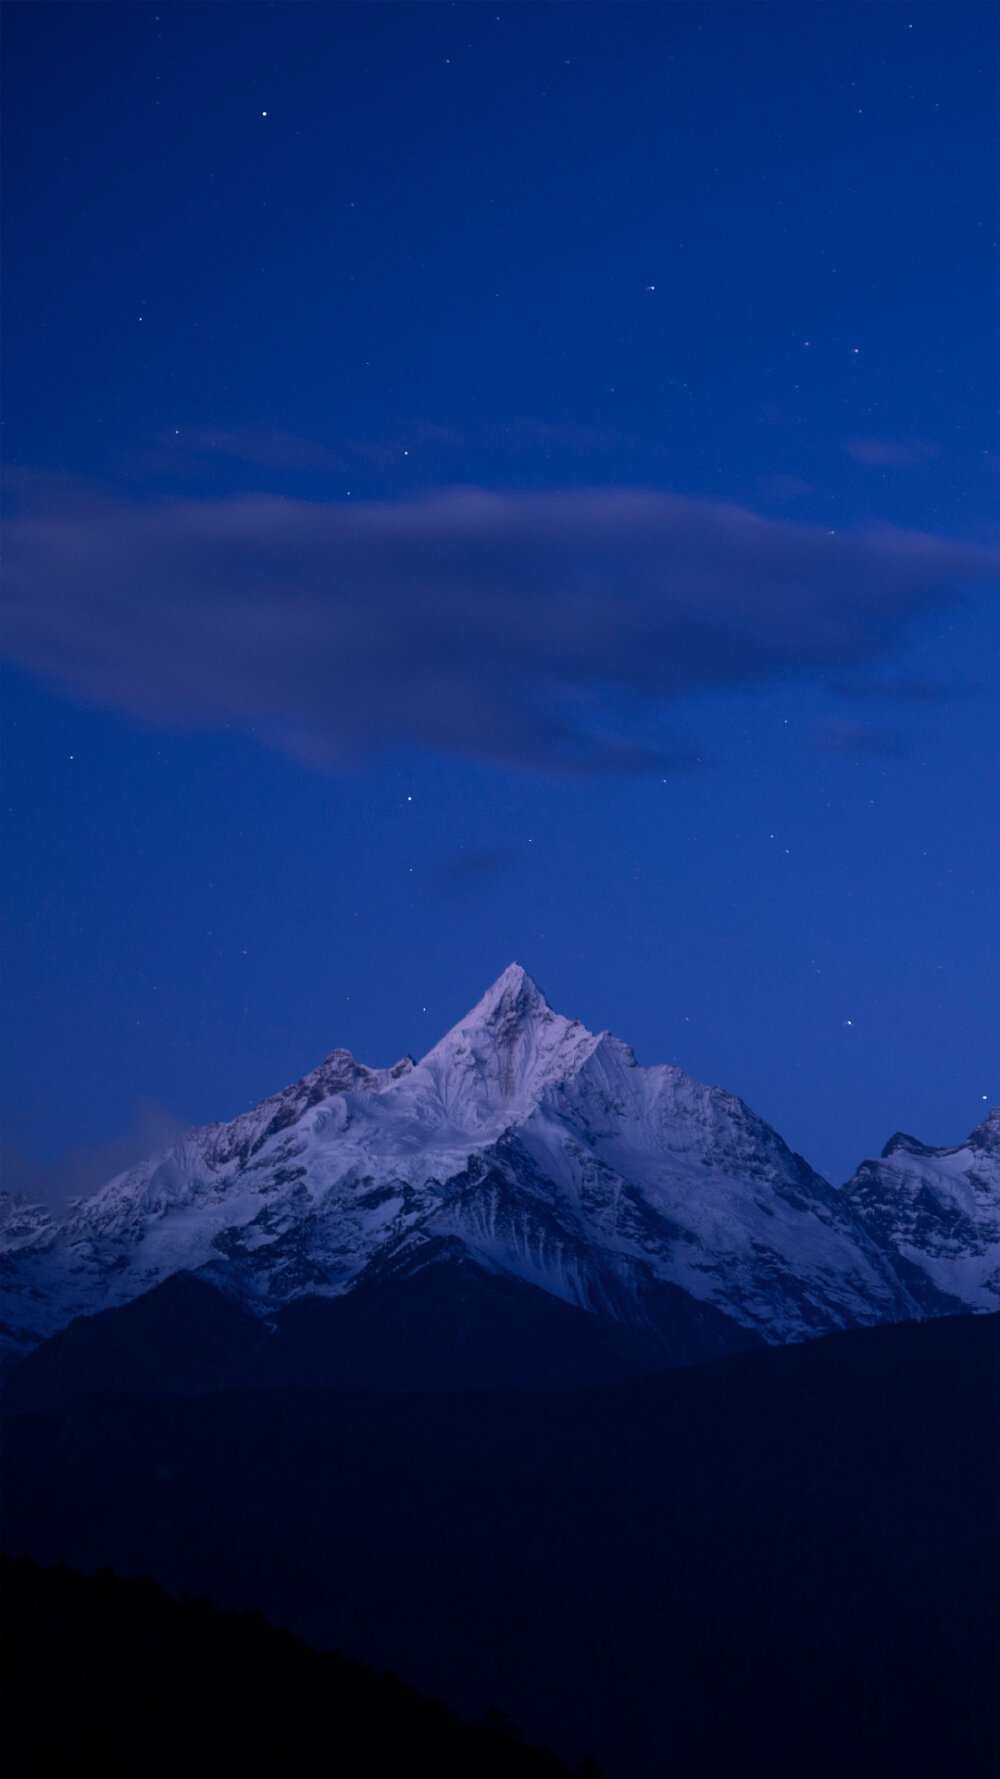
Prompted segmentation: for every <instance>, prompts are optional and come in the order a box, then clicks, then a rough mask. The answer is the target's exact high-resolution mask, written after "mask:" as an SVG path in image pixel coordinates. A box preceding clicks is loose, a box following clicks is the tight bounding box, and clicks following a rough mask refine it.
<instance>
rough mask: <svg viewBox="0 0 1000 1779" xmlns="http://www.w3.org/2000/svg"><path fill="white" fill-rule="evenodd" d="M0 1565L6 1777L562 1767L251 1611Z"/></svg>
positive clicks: (458, 1772)
mask: <svg viewBox="0 0 1000 1779" xmlns="http://www.w3.org/2000/svg"><path fill="white" fill-rule="evenodd" d="M2 1577H3V1592H4V1614H3V1657H4V1674H5V1683H6V1684H5V1692H6V1706H5V1710H4V1714H3V1724H2V1731H0V1747H2V1751H3V1758H4V1770H5V1772H7V1773H9V1774H10V1775H11V1779H33V1776H34V1775H37V1776H38V1779H51V1776H52V1775H53V1774H56V1773H75V1772H79V1771H81V1769H82V1770H83V1771H86V1772H92V1773H100V1774H102V1775H103V1776H104V1779H118V1776H119V1775H120V1776H121V1779H134V1776H135V1775H136V1774H138V1773H141V1774H144V1775H147V1776H149V1779H176V1775H177V1774H178V1773H181V1772H183V1773H186V1774H190V1775H192V1779H220V1776H228V1775H232V1779H237V1775H238V1776H239V1779H272V1776H273V1779H279V1776H282V1779H283V1776H284V1775H286V1774H306V1773H315V1774H317V1775H319V1776H323V1775H329V1776H330V1779H333V1776H334V1775H336V1779H345V1776H346V1775H354V1774H357V1775H360V1774H363V1773H364V1774H379V1773H386V1774H389V1773H424V1772H426V1773H434V1774H438V1775H441V1779H568V1776H569V1768H568V1767H567V1766H566V1765H565V1763H564V1762H563V1761H561V1760H559V1759H558V1758H557V1757H556V1756H555V1755H553V1754H548V1753H547V1752H546V1751H545V1750H544V1749H540V1748H533V1747H531V1746H529V1745H528V1744H527V1743H525V1742H523V1741H522V1740H521V1739H520V1736H519V1734H518V1732H517V1730H516V1729H515V1728H514V1726H513V1725H511V1724H509V1723H507V1722H506V1720H505V1719H504V1718H503V1716H502V1714H501V1713H500V1712H497V1711H494V1712H492V1713H491V1714H490V1715H489V1716H488V1718H487V1719H486V1720H485V1721H484V1722H482V1723H479V1724H467V1723H461V1722H460V1721H459V1720H458V1719H457V1718H456V1717H455V1716H454V1714H453V1713H452V1712H450V1711H449V1710H448V1709H447V1707H446V1706H444V1705H443V1704H441V1703H440V1701H437V1700H427V1699H422V1698H421V1697H420V1695H419V1693H417V1692H415V1691H414V1689H413V1688H412V1687H409V1686H404V1685H403V1683H402V1681H400V1680H398V1679H397V1678H396V1676H395V1675H394V1674H376V1673H374V1672H373V1670H372V1669H371V1668H365V1667H363V1666H362V1665H361V1664H360V1663H359V1662H352V1661H347V1660H345V1659H344V1657H343V1656H340V1655H334V1654H321V1653H320V1652H319V1651H317V1650H314V1649H310V1648H309V1647H308V1646H307V1645H306V1644H304V1643H301V1642H300V1641H299V1640H298V1639H297V1638H295V1637H293V1636H291V1635H290V1633H289V1632H287V1631H276V1630H274V1629H273V1628H272V1627H271V1626H270V1625H269V1624H268V1622H267V1620H266V1619H265V1618H264V1617H263V1615H262V1614H260V1613H256V1612H255V1613H243V1614H236V1613H220V1612H217V1611H216V1609H215V1607H214V1606H213V1605H212V1603H211V1601H209V1600H206V1599H199V1600H185V1601H183V1602H180V1603H178V1602H177V1601H174V1600H171V1599H169V1598H168V1596H167V1595H166V1594H164V1593H163V1592H162V1591H161V1590H160V1589H159V1588H158V1587H156V1586H155V1584H154V1583H153V1582H152V1581H150V1580H149V1579H148V1577H147V1578H146V1579H141V1580H137V1581H125V1580H122V1579H120V1578H119V1577H118V1576H115V1575H112V1574H110V1573H109V1572H108V1571H104V1572H102V1573H101V1574H100V1575H97V1576H93V1577H85V1576H83V1575H80V1574H78V1573H77V1572H75V1571H74V1570H72V1569H69V1568H67V1567H66V1566H65V1565H61V1566H59V1567H57V1568H52V1569H41V1568H39V1567H38V1566H37V1564H34V1563H32V1562H30V1561H29V1560H28V1559H25V1558H21V1559H20V1560H19V1561H17V1562H14V1561H12V1560H11V1559H10V1558H4V1559H2ZM591 1771H592V1772H594V1773H596V1772H597V1769H596V1768H592V1769H591Z"/></svg>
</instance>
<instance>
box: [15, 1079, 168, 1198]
mask: <svg viewBox="0 0 1000 1779" xmlns="http://www.w3.org/2000/svg"><path fill="white" fill-rule="evenodd" d="M190 1129H191V1126H190V1125H187V1124H182V1123H181V1122H180V1121H179V1120H178V1119H176V1118H174V1117H172V1116H171V1114H170V1113H169V1112H165V1111H164V1110H163V1107H162V1106H158V1105H156V1104H155V1102H154V1101H152V1100H143V1101H141V1102H140V1103H139V1104H138V1105H137V1106H136V1109H135V1125H134V1128H133V1129H132V1130H130V1131H127V1132H126V1133H125V1134H124V1135H123V1136H120V1137H113V1138H112V1140H111V1141H110V1142H109V1143H101V1144H95V1145H94V1146H93V1147H91V1148H81V1149H74V1150H72V1151H71V1153H70V1154H69V1155H66V1156H64V1157H63V1158H62V1160H61V1161H55V1162H49V1163H46V1162H40V1161H36V1160H35V1159H34V1157H33V1156H31V1155H29V1154H28V1153H27V1152H26V1151H25V1150H24V1149H21V1148H19V1147H18V1146H17V1145H16V1144H13V1143H12V1144H7V1143H5V1144H4V1147H3V1154H2V1157H0V1183H2V1185H3V1190H4V1191H5V1192H13V1193H23V1194H24V1196H25V1197H26V1198H30V1199H34V1200H35V1201H36V1202H37V1203H40V1204H45V1205H49V1206H51V1207H53V1208H59V1209H61V1208H62V1207H63V1206H64V1205H65V1204H67V1203H68V1201H69V1200H70V1199H71V1198H85V1197H86V1196H87V1195H88V1193H91V1192H96V1190H97V1188H98V1187H99V1186H103V1185H104V1183H105V1181H107V1180H112V1179H114V1176H115V1175H116V1174H121V1173H124V1172H125V1170H126V1168H130V1167H135V1166H136V1163H137V1162H140V1161H143V1160H145V1158H146V1156H147V1155H153V1154H155V1153H156V1151H157V1150H159V1149H169V1148H170V1147H171V1145H172V1144H174V1143H178V1142H180V1140H181V1138H182V1137H185V1136H187V1135H188V1134H189V1132H190Z"/></svg>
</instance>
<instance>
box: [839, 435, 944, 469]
mask: <svg viewBox="0 0 1000 1779" xmlns="http://www.w3.org/2000/svg"><path fill="white" fill-rule="evenodd" d="M844 450H845V451H846V452H847V455H848V457H853V458H854V460H855V462H856V463H863V464H866V465H867V466H868V467H869V468H872V469H880V468H884V469H912V467H913V465H914V464H916V463H925V462H926V461H927V459H928V458H929V457H937V455H938V453H937V451H936V450H935V449H934V446H933V445H925V444H923V443H922V442H921V441H920V440H919V439H916V440H904V439H867V438H861V439H845V440H844Z"/></svg>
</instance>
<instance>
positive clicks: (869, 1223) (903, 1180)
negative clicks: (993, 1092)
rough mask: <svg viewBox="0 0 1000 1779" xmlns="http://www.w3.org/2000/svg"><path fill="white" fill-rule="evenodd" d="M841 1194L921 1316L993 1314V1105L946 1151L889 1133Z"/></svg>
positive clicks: (996, 1250)
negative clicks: (946, 1302) (943, 1311)
mask: <svg viewBox="0 0 1000 1779" xmlns="http://www.w3.org/2000/svg"><path fill="white" fill-rule="evenodd" d="M844 1195H845V1197H846V1198H847V1199H848V1201H849V1203H850V1205H851V1208H852V1210H853V1211H854V1213H855V1215H856V1216H857V1218H858V1219H859V1221H860V1222H861V1223H862V1224H863V1225H864V1227H865V1229H866V1230H867V1231H868V1233H869V1234H870V1235H871V1236H873V1237H874V1239H875V1240H876V1241H877V1242H878V1243H879V1244H880V1246H881V1247H883V1248H884V1249H885V1250H886V1251H887V1252H889V1253H890V1254H891V1256H892V1260H893V1265H894V1267H895V1270H896V1273H897V1275H898V1276H899V1277H900V1278H901V1279H902V1280H903V1281H904V1283H905V1284H906V1288H907V1290H908V1291H909V1292H910V1293H911V1295H912V1296H913V1297H914V1298H915V1299H916V1301H917V1303H919V1304H920V1306H921V1309H922V1310H923V1311H924V1313H925V1314H928V1315H935V1314H939V1313H940V1304H941V1300H942V1298H943V1297H950V1298H951V1300H952V1306H953V1308H955V1309H972V1310H1000V1106H994V1108H993V1110H992V1111H991V1112H990V1113H989V1115H988V1116H987V1117H986V1118H984V1119H983V1122H982V1124H979V1125H977V1126H976V1128H975V1130H974V1131H973V1132H972V1135H971V1136H969V1137H967V1138H966V1140H965V1142H964V1143H959V1144H957V1145H956V1146H955V1147H954V1148H952V1149H931V1148H929V1147H928V1146H927V1144H926V1143H919V1142H918V1141H917V1139H916V1137H909V1136H906V1135H905V1133H904V1132H903V1131H897V1132H896V1135H895V1136H894V1137H891V1138H890V1140H889V1142H888V1143H887V1144H886V1146H885V1148H884V1149H883V1151H882V1154H881V1157H880V1159H879V1160H878V1161H863V1162H862V1163H861V1166H860V1167H859V1168H858V1171H857V1173H856V1174H855V1175H854V1176H853V1178H852V1179H850V1180H849V1181H848V1182H847V1185H846V1186H845V1188H844Z"/></svg>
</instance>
